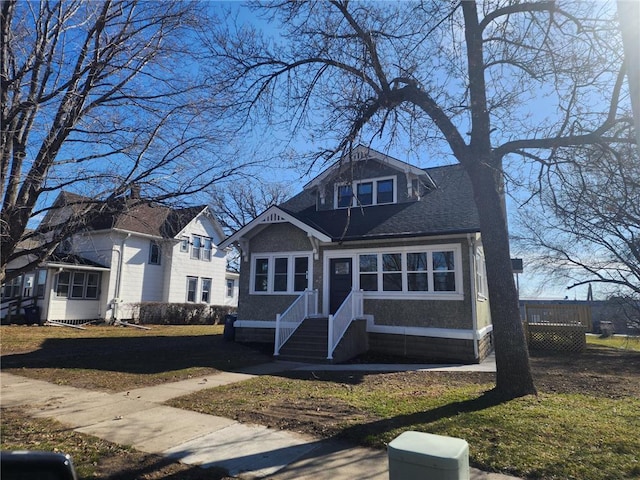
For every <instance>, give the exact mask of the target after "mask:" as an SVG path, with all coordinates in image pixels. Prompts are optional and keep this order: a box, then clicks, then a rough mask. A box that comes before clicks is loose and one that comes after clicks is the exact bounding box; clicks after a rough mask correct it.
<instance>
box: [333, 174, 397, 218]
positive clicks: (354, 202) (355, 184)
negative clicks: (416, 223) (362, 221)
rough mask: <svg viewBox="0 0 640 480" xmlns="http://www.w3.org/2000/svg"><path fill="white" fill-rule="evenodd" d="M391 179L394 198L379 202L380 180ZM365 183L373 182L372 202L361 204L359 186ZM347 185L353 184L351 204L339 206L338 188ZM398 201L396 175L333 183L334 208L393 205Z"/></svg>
mask: <svg viewBox="0 0 640 480" xmlns="http://www.w3.org/2000/svg"><path fill="white" fill-rule="evenodd" d="M386 180H391V181H392V182H393V199H392V200H391V201H390V202H384V203H380V202H378V182H384V181H386ZM363 183H370V184H371V203H367V204H366V205H365V204H362V205H361V204H360V203H359V202H358V186H359V185H361V184H363ZM345 185H349V186H351V204H350V205H348V206H346V207H339V206H338V190H339V188H340V187H343V186H345ZM395 203H398V177H397V176H396V175H387V176H384V177H373V178H363V179H358V180H352V181H347V182H337V183H334V185H333V209H334V210H343V209H345V208H350V207H351V208H354V207H374V206H377V205H392V204H395Z"/></svg>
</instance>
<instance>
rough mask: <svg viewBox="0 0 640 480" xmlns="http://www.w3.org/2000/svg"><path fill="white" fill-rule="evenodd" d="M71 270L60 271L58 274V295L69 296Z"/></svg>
mask: <svg viewBox="0 0 640 480" xmlns="http://www.w3.org/2000/svg"><path fill="white" fill-rule="evenodd" d="M70 283H71V272H60V273H58V274H57V275H56V297H65V298H66V297H68V296H69V285H70Z"/></svg>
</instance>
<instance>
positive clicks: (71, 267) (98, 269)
mask: <svg viewBox="0 0 640 480" xmlns="http://www.w3.org/2000/svg"><path fill="white" fill-rule="evenodd" d="M41 268H62V269H63V270H89V271H96V272H109V271H111V269H110V268H108V267H92V266H90V265H71V264H69V263H43V264H42V267H41Z"/></svg>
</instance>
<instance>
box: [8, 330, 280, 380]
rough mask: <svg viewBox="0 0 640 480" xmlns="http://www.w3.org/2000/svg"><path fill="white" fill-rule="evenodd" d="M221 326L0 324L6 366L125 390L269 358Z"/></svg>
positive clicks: (16, 371)
mask: <svg viewBox="0 0 640 480" xmlns="http://www.w3.org/2000/svg"><path fill="white" fill-rule="evenodd" d="M222 333H223V326H221V325H204V326H153V327H152V328H151V330H139V329H135V328H131V327H113V326H90V327H88V328H87V329H86V330H76V329H71V328H63V327H27V326H3V327H0V340H1V351H2V369H3V370H4V371H7V372H10V373H14V374H17V375H23V376H26V377H30V378H36V379H39V380H46V381H49V382H52V383H56V384H59V385H70V386H74V387H80V388H88V389H95V390H108V391H123V390H128V389H132V388H136V387H144V386H150V385H157V384H160V383H166V382H173V381H178V380H184V379H187V378H190V377H197V376H202V375H209V374H212V373H216V372H218V371H221V370H224V371H233V370H237V369H240V368H242V367H246V366H249V365H255V364H259V363H264V362H269V361H271V357H270V356H268V355H264V354H262V353H261V352H259V351H257V350H254V349H251V348H248V347H245V346H242V345H239V344H235V343H233V342H228V341H225V340H224V339H223V335H222Z"/></svg>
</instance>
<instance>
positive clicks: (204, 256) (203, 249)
mask: <svg viewBox="0 0 640 480" xmlns="http://www.w3.org/2000/svg"><path fill="white" fill-rule="evenodd" d="M180 250H181V251H186V250H183V249H182V245H181V246H180ZM212 250H213V239H212V238H210V237H202V236H200V235H194V236H193V237H192V239H191V258H192V259H194V260H204V261H205V262H210V261H211V252H212Z"/></svg>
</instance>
